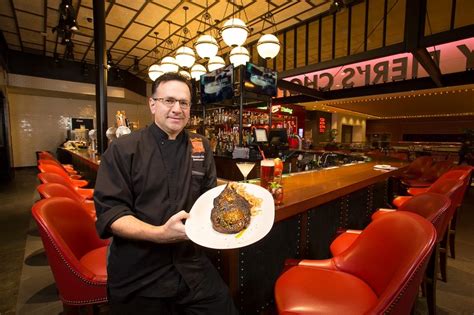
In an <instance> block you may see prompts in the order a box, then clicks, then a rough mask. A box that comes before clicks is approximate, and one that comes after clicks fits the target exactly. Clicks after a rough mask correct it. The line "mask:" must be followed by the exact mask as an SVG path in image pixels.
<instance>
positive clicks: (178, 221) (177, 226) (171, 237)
mask: <svg viewBox="0 0 474 315" xmlns="http://www.w3.org/2000/svg"><path fill="white" fill-rule="evenodd" d="M187 218H189V213H187V212H186V211H184V210H181V211H180V212H178V213H176V214H175V215H173V216H172V217H171V218H169V220H168V221H166V223H165V224H164V225H162V226H161V228H162V231H161V232H162V234H161V233H160V234H161V243H174V242H179V241H184V240H188V239H189V238H188V236H187V235H186V232H185V230H184V223H183V220H186V219H187Z"/></svg>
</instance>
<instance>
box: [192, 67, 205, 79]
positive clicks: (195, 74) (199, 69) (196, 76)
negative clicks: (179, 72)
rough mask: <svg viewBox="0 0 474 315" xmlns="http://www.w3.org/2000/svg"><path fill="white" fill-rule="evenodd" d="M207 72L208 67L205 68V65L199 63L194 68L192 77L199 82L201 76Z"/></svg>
mask: <svg viewBox="0 0 474 315" xmlns="http://www.w3.org/2000/svg"><path fill="white" fill-rule="evenodd" d="M206 72H207V70H206V67H204V66H203V65H200V64H198V63H196V64H195V65H194V66H193V67H192V68H191V77H192V78H193V79H194V80H196V81H199V79H200V78H201V75H203V74H205V73H206Z"/></svg>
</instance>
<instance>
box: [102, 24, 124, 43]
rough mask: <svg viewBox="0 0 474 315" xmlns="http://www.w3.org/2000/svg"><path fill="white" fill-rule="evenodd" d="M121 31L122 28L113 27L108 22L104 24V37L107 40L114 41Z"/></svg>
mask: <svg viewBox="0 0 474 315" xmlns="http://www.w3.org/2000/svg"><path fill="white" fill-rule="evenodd" d="M121 32H122V29H121V28H119V27H115V26H112V25H108V24H107V25H105V38H106V39H107V40H110V41H113V42H115V41H116V40H117V38H118V37H119V35H120V33H121Z"/></svg>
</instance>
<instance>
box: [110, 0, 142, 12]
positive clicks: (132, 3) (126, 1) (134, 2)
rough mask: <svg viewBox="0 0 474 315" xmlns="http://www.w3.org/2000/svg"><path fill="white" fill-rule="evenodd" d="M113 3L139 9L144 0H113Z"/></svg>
mask: <svg viewBox="0 0 474 315" xmlns="http://www.w3.org/2000/svg"><path fill="white" fill-rule="evenodd" d="M115 3H118V4H121V5H123V6H126V7H129V8H130V9H134V10H137V11H138V10H140V8H141V7H142V6H143V4H144V3H145V0H115Z"/></svg>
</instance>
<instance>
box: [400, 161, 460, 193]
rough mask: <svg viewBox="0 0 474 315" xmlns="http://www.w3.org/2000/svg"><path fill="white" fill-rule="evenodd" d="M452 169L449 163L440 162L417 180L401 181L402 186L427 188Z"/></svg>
mask: <svg viewBox="0 0 474 315" xmlns="http://www.w3.org/2000/svg"><path fill="white" fill-rule="evenodd" d="M451 167H453V163H452V162H450V161H441V162H436V163H433V164H432V165H431V166H430V167H428V168H426V169H425V171H424V172H423V173H422V175H421V176H420V177H419V178H412V179H410V178H409V179H403V180H402V184H404V185H405V186H408V187H428V186H430V185H431V184H433V183H434V182H435V181H436V180H437V179H438V178H439V177H440V176H441V175H443V174H444V173H446V172H447V171H449V169H450V168H451Z"/></svg>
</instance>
